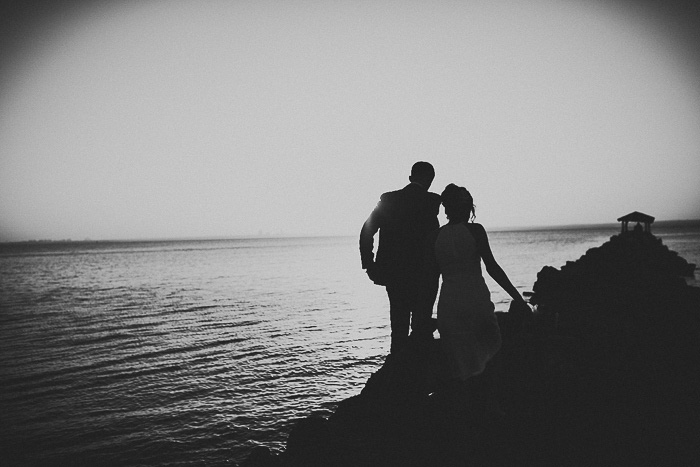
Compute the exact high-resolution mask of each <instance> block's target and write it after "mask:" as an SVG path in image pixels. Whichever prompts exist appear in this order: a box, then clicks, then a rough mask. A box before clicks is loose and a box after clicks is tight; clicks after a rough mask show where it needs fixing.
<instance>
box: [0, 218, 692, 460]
mask: <svg viewBox="0 0 700 467" xmlns="http://www.w3.org/2000/svg"><path fill="white" fill-rule="evenodd" d="M657 224H658V225H657ZM657 224H654V225H653V229H654V230H653V232H654V234H655V235H656V236H658V237H660V238H661V239H662V241H663V242H664V244H665V245H667V246H668V247H669V248H670V249H671V250H674V251H676V252H678V253H679V254H680V255H681V256H682V257H684V258H685V259H686V260H688V261H689V262H691V263H695V264H700V223H698V222H692V223H678V224H673V223H671V224H662V223H657ZM618 229H619V226H617V225H608V226H583V227H582V226H578V227H569V228H550V229H540V230H537V229H534V230H533V229H531V230H520V231H513V230H511V231H492V232H489V239H490V242H491V247H492V250H493V252H494V255H495V257H496V260H497V261H498V262H499V263H500V264H501V266H502V267H503V269H504V270H505V271H506V273H507V274H508V276H509V277H510V279H511V281H512V282H513V284H514V285H515V286H516V288H517V289H518V290H520V291H521V292H528V291H531V290H532V287H533V284H534V283H535V281H536V279H537V273H538V272H539V271H540V270H541V269H542V267H543V266H547V265H549V266H553V267H556V268H559V267H561V266H562V265H564V264H565V263H566V262H567V261H574V260H576V259H578V258H579V257H580V256H582V255H583V254H584V253H585V252H586V251H587V250H588V249H589V248H592V247H596V246H600V245H601V244H602V243H604V242H605V241H607V240H609V238H610V237H611V236H613V235H616V234H617V233H618ZM487 282H488V285H489V287H490V289H491V293H492V301H493V302H494V304H495V305H496V310H497V311H507V309H508V305H509V303H510V298H509V297H508V296H507V294H505V293H504V292H503V291H502V290H501V289H500V288H499V287H498V285H496V283H495V282H493V281H492V280H491V279H490V278H487ZM688 282H689V284H690V285H693V286H698V281H697V278H689V279H688ZM388 351H389V314H388V301H387V298H386V294H385V291H384V289H383V288H382V287H379V286H376V285H374V284H373V283H372V282H370V281H369V279H368V278H367V277H366V275H365V274H364V272H363V271H362V269H361V268H360V259H359V253H358V239H357V238H356V237H314V238H251V239H226V240H177V241H171V240H169V241H119V242H112V241H100V242H90V241H82V242H29V243H7V244H2V245H0V420H1V423H0V462H2V464H3V465H39V466H43V465H101V466H104V465H116V466H197V465H202V466H219V465H221V466H225V465H237V464H240V463H241V462H242V461H243V460H244V459H245V458H246V457H247V456H248V454H249V453H250V452H251V450H252V449H253V448H255V447H256V446H265V447H267V448H270V449H271V450H272V451H273V452H279V451H281V450H283V449H284V445H285V442H286V438H287V436H288V434H289V432H290V430H291V428H292V426H293V424H294V422H295V421H296V420H298V419H300V418H303V417H307V416H311V415H318V416H328V415H330V414H331V413H332V411H333V410H334V408H335V407H336V405H337V404H338V402H339V401H341V400H343V399H345V398H348V397H350V396H354V395H357V394H359V393H360V391H361V390H362V388H363V386H364V384H365V383H366V381H367V379H368V378H369V377H370V375H371V374H372V373H373V372H375V371H376V370H378V369H379V368H380V366H381V365H382V363H383V362H384V359H385V358H386V355H387V353H388Z"/></svg>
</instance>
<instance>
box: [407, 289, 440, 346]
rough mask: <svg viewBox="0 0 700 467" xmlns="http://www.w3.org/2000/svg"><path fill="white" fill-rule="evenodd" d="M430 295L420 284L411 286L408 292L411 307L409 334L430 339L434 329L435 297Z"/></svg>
mask: <svg viewBox="0 0 700 467" xmlns="http://www.w3.org/2000/svg"><path fill="white" fill-rule="evenodd" d="M430 295H431V294H429V293H428V291H426V290H424V288H423V287H421V285H420V284H418V285H416V286H415V287H413V288H412V290H411V292H410V296H411V309H412V319H411V335H412V336H415V337H417V338H419V339H430V338H432V337H433V332H434V331H435V326H434V323H433V319H432V318H433V305H434V301H435V297H431V296H430Z"/></svg>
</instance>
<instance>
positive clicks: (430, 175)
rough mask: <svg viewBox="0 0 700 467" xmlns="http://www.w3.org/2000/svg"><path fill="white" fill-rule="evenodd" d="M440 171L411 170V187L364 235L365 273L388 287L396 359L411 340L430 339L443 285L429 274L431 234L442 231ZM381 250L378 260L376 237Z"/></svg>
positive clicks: (393, 198) (388, 201) (389, 196)
mask: <svg viewBox="0 0 700 467" xmlns="http://www.w3.org/2000/svg"><path fill="white" fill-rule="evenodd" d="M434 178H435V169H433V166H432V165H431V164H429V163H428V162H416V163H415V164H413V167H412V168H411V176H410V177H409V178H408V179H409V181H410V182H411V183H409V184H408V185H407V186H405V187H404V188H403V189H401V190H397V191H391V192H389V193H384V194H383V195H382V196H381V198H380V200H379V203H378V204H377V207H376V208H374V211H372V214H370V216H369V218H368V219H367V221H366V222H365V223H364V225H363V226H362V230H361V232H360V258H361V260H362V269H365V270H366V271H367V275H368V276H369V278H370V279H372V281H373V282H374V283H375V284H378V285H383V286H386V292H387V295H388V296H389V315H390V319H391V353H396V352H397V351H400V350H401V349H402V348H404V347H405V346H406V344H407V343H408V331H409V324H410V328H411V331H412V332H411V336H412V337H414V338H416V339H430V338H432V335H433V330H434V328H433V324H432V312H433V303H434V302H435V296H436V294H437V282H435V283H433V281H432V280H429V279H427V277H429V276H428V275H427V274H425V271H424V257H425V241H426V237H427V234H428V233H429V232H432V231H434V230H436V229H438V228H439V227H440V223H439V222H438V219H437V216H438V213H439V211H440V196H439V195H437V194H435V193H430V192H429V191H428V189H429V188H430V185H431V184H432V182H433V179H434ZM377 231H379V245H378V247H377V255H376V259H375V257H374V235H375V234H376V233H377Z"/></svg>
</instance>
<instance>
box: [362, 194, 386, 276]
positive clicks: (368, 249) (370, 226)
mask: <svg viewBox="0 0 700 467" xmlns="http://www.w3.org/2000/svg"><path fill="white" fill-rule="evenodd" d="M381 205H382V202H381V200H380V201H379V203H378V204H377V207H375V208H374V210H373V211H372V214H370V215H369V217H368V218H367V220H366V221H365V223H364V224H363V225H362V230H360V260H361V261H362V269H368V268H371V267H372V265H373V264H374V235H375V234H376V233H377V231H378V230H379V224H380V222H379V219H380V217H381V215H380V213H381V209H382V207H381Z"/></svg>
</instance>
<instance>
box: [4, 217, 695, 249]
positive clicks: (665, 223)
mask: <svg viewBox="0 0 700 467" xmlns="http://www.w3.org/2000/svg"><path fill="white" fill-rule="evenodd" d="M655 227H656V228H658V227H665V228H669V227H671V228H673V227H700V219H683V220H660V221H656V222H654V224H653V225H652V233H653V230H654V228H655ZM619 228H620V224H619V223H618V222H608V223H603V224H563V225H533V226H514V227H492V228H489V229H487V230H488V231H490V232H537V231H545V230H603V229H610V230H614V231H617V230H619ZM344 237H353V235H302V234H299V235H232V236H229V237H223V236H221V237H219V236H214V237H178V238H167V237H163V238H133V239H100V240H93V239H90V238H86V239H83V240H73V239H70V238H68V239H60V240H51V239H41V240H16V241H4V242H0V245H42V244H54V245H55V244H74V243H79V244H91V243H138V242H187V241H229V240H268V239H294V238H299V239H302V238H344Z"/></svg>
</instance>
